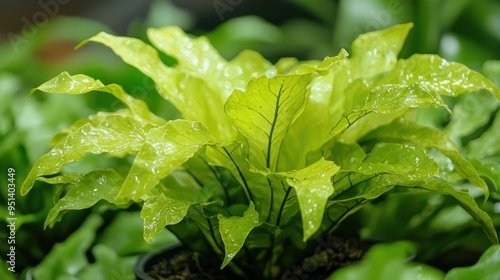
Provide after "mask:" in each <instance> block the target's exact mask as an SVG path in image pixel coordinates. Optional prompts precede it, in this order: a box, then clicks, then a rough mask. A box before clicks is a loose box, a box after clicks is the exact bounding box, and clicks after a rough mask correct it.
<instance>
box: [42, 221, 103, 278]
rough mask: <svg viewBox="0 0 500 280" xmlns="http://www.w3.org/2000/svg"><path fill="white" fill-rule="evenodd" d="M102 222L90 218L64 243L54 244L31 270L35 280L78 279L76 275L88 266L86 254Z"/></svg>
mask: <svg viewBox="0 0 500 280" xmlns="http://www.w3.org/2000/svg"><path fill="white" fill-rule="evenodd" d="M102 223H103V220H102V219H101V218H100V217H99V216H95V215H94V216H90V217H89V218H87V220H85V222H84V223H83V224H82V226H81V227H80V228H79V229H78V230H76V231H75V232H74V233H73V234H71V236H70V237H68V239H66V240H65V241H64V242H62V243H59V244H56V245H55V246H54V248H53V249H52V250H51V251H50V253H49V254H48V255H47V256H46V257H45V258H44V259H43V261H42V262H41V263H40V264H39V265H37V266H36V267H35V268H34V269H33V275H34V277H35V279H54V280H58V279H61V280H62V279H65V280H67V279H78V278H77V275H78V273H79V272H80V271H81V270H82V269H83V268H84V267H85V266H86V265H88V264H89V262H88V260H87V257H86V252H87V250H88V249H89V248H90V246H91V244H92V243H93V242H94V239H95V236H96V232H97V229H98V228H99V227H100V226H101V225H102Z"/></svg>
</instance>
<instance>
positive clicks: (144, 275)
mask: <svg viewBox="0 0 500 280" xmlns="http://www.w3.org/2000/svg"><path fill="white" fill-rule="evenodd" d="M182 251H183V247H182V245H181V244H176V245H172V246H169V247H166V248H164V249H162V250H160V251H158V252H155V253H148V254H144V255H142V256H141V257H140V258H139V260H138V261H137V263H136V264H135V267H134V273H135V277H136V279H137V280H155V279H154V278H153V277H151V276H150V275H149V274H148V271H151V269H152V268H153V266H154V265H156V264H158V263H159V262H160V261H161V260H163V259H170V258H173V257H174V256H175V255H178V254H181V253H182Z"/></svg>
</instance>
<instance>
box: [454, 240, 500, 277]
mask: <svg viewBox="0 0 500 280" xmlns="http://www.w3.org/2000/svg"><path fill="white" fill-rule="evenodd" d="M499 267H500V245H493V246H491V247H490V248H489V249H488V250H486V252H484V254H483V255H482V256H481V258H480V259H479V261H478V262H477V263H476V264H475V265H473V266H471V267H457V268H453V269H452V270H450V271H449V272H448V274H446V277H445V279H446V280H469V279H484V280H486V279H492V280H493V279H498V278H500V270H499V269H498V268H499Z"/></svg>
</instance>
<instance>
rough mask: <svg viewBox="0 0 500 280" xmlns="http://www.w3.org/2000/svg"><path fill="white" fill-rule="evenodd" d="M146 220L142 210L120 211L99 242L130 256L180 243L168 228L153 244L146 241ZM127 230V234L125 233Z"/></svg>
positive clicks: (99, 238)
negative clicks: (144, 220)
mask: <svg viewBox="0 0 500 280" xmlns="http://www.w3.org/2000/svg"><path fill="white" fill-rule="evenodd" d="M143 228H144V222H143V220H142V219H141V217H140V212H138V211H137V212H135V211H134V212H128V211H123V212H122V211H120V212H119V213H117V214H116V216H115V217H114V218H113V220H112V221H111V222H110V223H109V224H108V225H107V226H106V228H105V229H104V230H103V231H102V232H101V233H100V234H99V236H98V237H97V243H98V244H100V245H103V246H105V247H106V248H109V249H110V250H112V251H114V252H116V254H118V255H119V256H129V255H132V254H137V253H141V252H148V251H156V250H157V249H158V248H161V247H164V246H168V245H172V244H175V243H178V242H179V241H178V240H177V238H176V237H175V235H173V234H172V233H171V232H170V231H168V230H163V231H162V232H161V233H160V234H159V235H158V236H157V237H156V238H155V239H153V242H152V244H148V243H146V242H145V241H144V230H143ZM124 232H126V233H127V234H123V233H124ZM117 236H120V238H117Z"/></svg>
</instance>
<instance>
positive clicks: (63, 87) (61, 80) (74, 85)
mask: <svg viewBox="0 0 500 280" xmlns="http://www.w3.org/2000/svg"><path fill="white" fill-rule="evenodd" d="M37 90H39V91H43V92H48V93H63V94H85V93H89V92H92V91H102V92H107V93H110V94H112V95H113V96H115V97H116V98H118V99H119V100H120V101H121V102H123V104H125V105H127V107H128V108H129V109H130V111H131V112H132V114H133V115H134V116H135V117H137V118H140V119H141V120H143V121H147V122H151V123H154V124H157V125H162V124H164V123H165V120H163V119H162V118H160V117H158V116H156V115H154V114H153V113H152V112H151V111H150V110H149V108H148V106H147V105H146V103H145V102H144V101H142V100H139V99H135V98H133V97H132V96H130V95H128V94H127V93H126V92H125V91H124V90H123V88H122V87H121V86H119V85H116V84H110V85H107V86H105V85H104V84H103V83H102V82H101V81H99V80H94V79H93V78H91V77H89V76H86V75H83V74H78V75H74V76H71V75H69V74H68V73H67V72H62V73H61V74H59V75H58V76H57V77H55V78H53V79H52V80H50V81H47V82H45V83H43V84H42V85H40V86H39V87H37V88H34V89H32V90H31V93H30V95H31V94H33V93H35V91H37Z"/></svg>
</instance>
